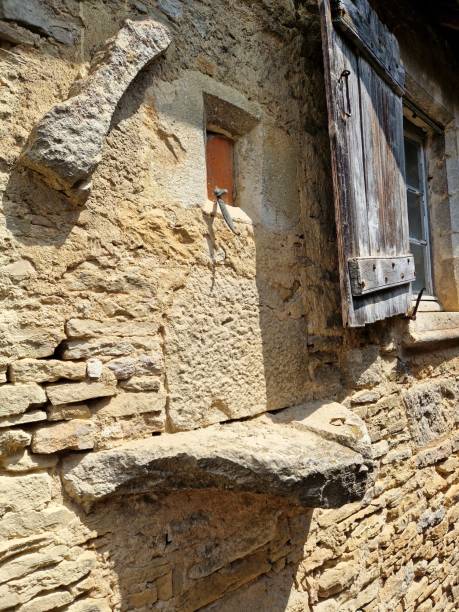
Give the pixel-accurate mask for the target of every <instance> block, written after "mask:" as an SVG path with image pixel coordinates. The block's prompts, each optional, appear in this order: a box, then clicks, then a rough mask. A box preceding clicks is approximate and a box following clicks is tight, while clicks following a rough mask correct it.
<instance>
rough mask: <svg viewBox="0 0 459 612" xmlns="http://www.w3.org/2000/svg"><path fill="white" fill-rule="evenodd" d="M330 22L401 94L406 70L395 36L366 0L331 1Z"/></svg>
mask: <svg viewBox="0 0 459 612" xmlns="http://www.w3.org/2000/svg"><path fill="white" fill-rule="evenodd" d="M332 12H333V23H334V25H335V26H336V27H337V28H338V29H339V30H340V31H341V32H342V34H343V36H344V37H345V38H348V39H349V40H351V41H352V42H353V44H354V45H355V46H356V47H357V48H358V49H359V51H360V52H361V53H362V54H363V55H364V56H365V57H366V59H367V61H369V62H370V63H371V65H372V66H373V68H374V69H375V70H376V72H378V73H379V75H380V76H381V77H382V78H383V79H384V80H386V81H387V83H388V84H389V85H390V87H391V88H392V89H393V90H394V91H395V92H396V93H397V94H398V95H403V93H404V85H405V70H404V68H403V66H402V64H401V63H400V52H399V46H398V42H397V39H396V38H395V36H394V35H393V34H392V33H391V32H390V31H389V30H388V29H387V28H386V27H385V25H384V24H383V23H381V21H380V20H379V19H378V16H377V15H376V13H375V11H373V10H372V8H371V7H370V5H369V4H368V2H367V0H333V3H332Z"/></svg>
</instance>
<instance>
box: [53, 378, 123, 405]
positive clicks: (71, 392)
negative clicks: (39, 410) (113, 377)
mask: <svg viewBox="0 0 459 612" xmlns="http://www.w3.org/2000/svg"><path fill="white" fill-rule="evenodd" d="M115 393H116V388H115V385H114V384H112V381H110V380H108V381H106V382H105V381H100V382H99V381H97V382H96V381H88V382H81V383H61V384H56V385H48V386H47V387H46V394H47V396H48V398H49V401H50V402H51V403H52V404H53V405H54V406H56V405H58V404H72V403H76V402H84V401H85V400H88V399H92V398H96V397H107V396H110V395H115Z"/></svg>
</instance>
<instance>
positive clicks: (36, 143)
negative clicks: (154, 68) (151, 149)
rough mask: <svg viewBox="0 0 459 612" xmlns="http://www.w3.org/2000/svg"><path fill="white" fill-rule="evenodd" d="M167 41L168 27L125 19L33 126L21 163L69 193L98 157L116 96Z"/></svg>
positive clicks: (118, 96)
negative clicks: (74, 84)
mask: <svg viewBox="0 0 459 612" xmlns="http://www.w3.org/2000/svg"><path fill="white" fill-rule="evenodd" d="M169 44H170V37H169V33H168V30H167V28H166V27H165V26H163V25H162V24H160V23H159V22H157V21H154V20H152V19H148V20H144V21H132V20H126V21H125V23H124V26H123V27H122V28H121V29H120V30H119V32H118V34H117V35H116V36H115V37H114V38H113V39H112V40H111V41H109V43H108V44H107V45H106V48H105V49H104V51H103V53H101V54H99V56H98V57H97V58H96V60H95V62H94V64H93V66H92V69H91V72H90V74H89V76H88V77H87V78H86V79H85V80H84V81H83V82H82V83H80V84H79V91H78V93H77V94H76V95H74V96H73V97H71V98H69V99H68V100H67V101H66V102H63V103H62V104H58V105H56V106H55V107H54V108H52V109H51V110H50V111H49V112H48V113H47V114H46V115H45V116H44V117H43V118H42V120H41V121H40V122H39V124H38V125H37V126H36V128H35V129H34V131H33V132H32V134H31V136H30V138H29V142H28V145H27V148H26V150H25V152H24V154H23V156H22V161H23V163H24V164H25V165H26V166H28V167H29V168H31V169H32V170H35V171H36V172H38V173H39V174H41V175H42V176H43V178H44V180H46V182H48V183H49V184H50V185H51V187H53V188H55V189H60V190H64V191H67V192H70V191H71V190H72V189H73V188H74V187H78V186H79V185H81V184H82V182H84V181H85V180H86V179H88V177H89V176H90V175H91V173H92V172H93V170H94V169H95V167H96V166H97V164H98V163H99V161H100V157H101V150H102V146H103V144H104V140H105V136H106V134H107V132H108V130H109V128H110V122H111V118H112V115H113V113H114V111H115V108H116V105H117V104H118V101H119V99H120V98H121V96H122V95H123V93H124V91H125V90H126V88H127V87H128V86H129V84H130V83H131V81H132V80H133V79H134V77H135V76H136V75H137V74H138V72H139V71H140V70H141V69H142V68H143V67H144V66H145V65H146V64H148V63H149V62H150V61H151V60H152V59H153V58H155V57H156V56H157V55H159V54H160V53H162V52H163V51H165V49H167V47H168V46H169Z"/></svg>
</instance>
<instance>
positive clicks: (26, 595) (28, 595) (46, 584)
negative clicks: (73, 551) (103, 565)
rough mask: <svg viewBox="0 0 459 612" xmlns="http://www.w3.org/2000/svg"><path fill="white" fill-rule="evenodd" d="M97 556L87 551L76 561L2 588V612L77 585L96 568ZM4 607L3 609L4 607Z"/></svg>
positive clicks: (52, 567)
mask: <svg viewBox="0 0 459 612" xmlns="http://www.w3.org/2000/svg"><path fill="white" fill-rule="evenodd" d="M95 562H96V559H95V554H94V553H93V552H90V551H87V552H84V553H82V554H81V555H80V556H79V557H78V558H77V559H75V560H64V561H61V562H60V563H59V564H58V565H54V566H51V567H48V568H46V569H42V570H39V571H35V572H33V573H32V574H30V575H28V576H25V577H24V578H20V579H18V580H15V581H14V582H13V583H11V584H4V585H1V586H0V610H5V609H7V608H8V607H12V606H17V605H19V604H24V603H27V602H28V601H33V598H34V597H35V596H36V595H38V594H40V596H44V595H45V593H46V592H47V591H54V590H56V589H58V588H60V587H63V586H67V585H70V584H73V583H75V582H76V581H77V580H80V579H81V578H83V577H84V576H86V575H87V574H88V573H89V572H90V571H91V570H92V568H93V567H94V566H95ZM2 606H3V607H2Z"/></svg>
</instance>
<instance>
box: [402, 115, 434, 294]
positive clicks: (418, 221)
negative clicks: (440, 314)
mask: <svg viewBox="0 0 459 612" xmlns="http://www.w3.org/2000/svg"><path fill="white" fill-rule="evenodd" d="M404 143H405V175H406V196H407V203H408V224H409V238H410V251H411V252H412V253H413V256H414V264H415V270H416V280H415V281H414V282H413V283H412V291H413V293H419V292H420V291H421V289H422V288H423V287H424V288H425V296H426V297H427V296H432V295H433V287H432V265H431V258H430V238H429V235H430V234H429V214H428V205H427V176H426V163H425V152H424V135H423V134H422V132H420V130H418V129H417V128H416V127H415V126H414V125H412V124H410V123H409V122H408V121H406V120H405V139H404Z"/></svg>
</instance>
